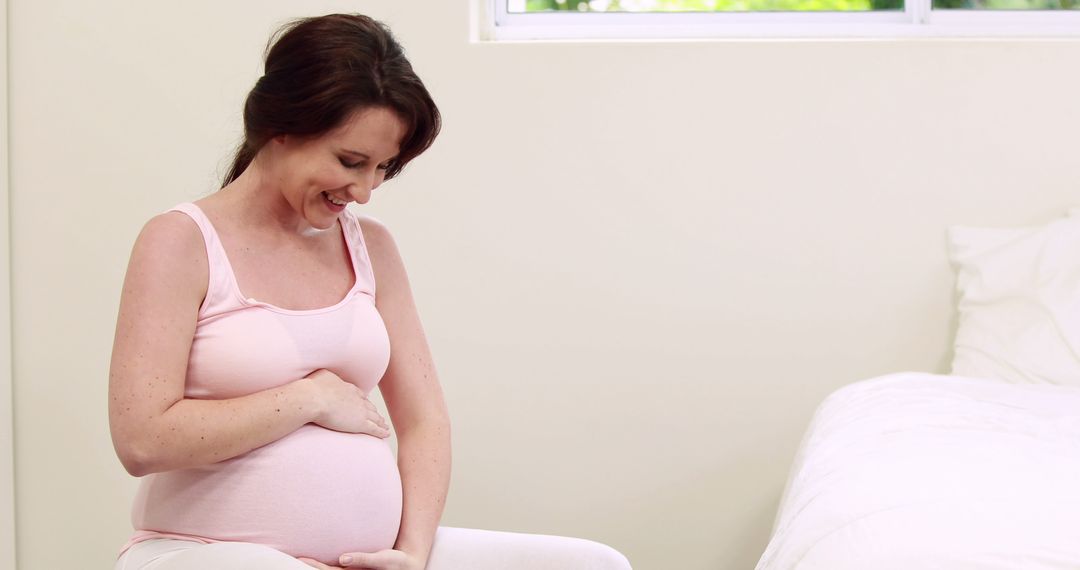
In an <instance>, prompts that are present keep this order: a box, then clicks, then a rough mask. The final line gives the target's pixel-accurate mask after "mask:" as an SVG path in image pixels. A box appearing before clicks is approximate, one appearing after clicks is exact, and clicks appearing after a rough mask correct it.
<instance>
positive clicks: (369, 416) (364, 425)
mask: <svg viewBox="0 0 1080 570" xmlns="http://www.w3.org/2000/svg"><path fill="white" fill-rule="evenodd" d="M302 381H308V382H311V386H312V387H313V388H314V389H315V394H316V399H317V401H318V402H319V409H320V413H319V415H318V417H317V418H315V423H316V424H318V425H320V426H322V427H324V428H327V429H332V430H334V431H341V432H345V433H366V434H368V435H373V436H375V437H389V435H390V426H389V425H387V423H386V420H385V419H383V417H382V416H381V415H379V411H378V410H376V409H375V404H372V403H371V401H370V400H368V399H367V396H365V395H364V392H363V391H362V390H360V388H357V387H356V385H354V384H352V383H349V382H346V381H344V380H342V379H341V378H340V377H339V376H338V375H337V374H334V373H333V372H330V371H329V370H326V369H319V370H316V371H315V372H312V373H311V374H308V375H307V376H306V377H304V379H303V380H302Z"/></svg>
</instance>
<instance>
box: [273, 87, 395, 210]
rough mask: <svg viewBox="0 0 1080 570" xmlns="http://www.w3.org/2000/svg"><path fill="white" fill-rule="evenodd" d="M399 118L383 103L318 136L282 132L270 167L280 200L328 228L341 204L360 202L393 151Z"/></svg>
mask: <svg viewBox="0 0 1080 570" xmlns="http://www.w3.org/2000/svg"><path fill="white" fill-rule="evenodd" d="M404 136H405V124H404V122H402V120H401V119H400V118H399V117H398V115H397V114H396V113H394V112H393V111H392V110H390V109H387V108H385V107H374V108H369V109H363V110H361V111H358V112H356V113H353V114H352V115H351V116H350V117H349V118H348V119H346V120H345V121H344V122H343V123H342V124H341V125H340V126H338V127H337V128H335V129H333V130H331V131H330V132H328V133H326V134H324V135H321V136H319V137H313V138H304V137H295V136H288V135H286V136H283V137H279V138H277V139H275V140H274V143H275V144H278V145H281V146H280V147H279V150H280V152H279V153H277V158H278V160H276V161H275V162H276V163H277V164H276V165H275V171H276V174H275V176H276V178H277V182H278V185H279V187H280V189H281V193H282V195H283V196H284V197H285V200H286V201H287V202H289V204H290V205H291V206H292V207H293V209H294V210H296V212H297V213H298V214H300V216H301V217H303V218H304V219H305V220H307V222H308V223H309V224H311V226H312V227H314V228H318V229H328V228H330V227H332V226H333V225H334V223H335V222H336V220H337V218H338V216H339V215H340V214H341V212H342V211H343V210H344V209H345V204H347V203H349V202H357V203H359V204H365V203H367V201H368V200H369V199H370V198H371V192H372V191H373V190H375V189H376V188H378V187H379V184H382V181H383V178H384V177H385V175H386V169H387V167H388V166H389V165H390V163H391V162H392V161H393V160H394V159H395V158H396V157H397V155H398V152H399V150H400V148H399V147H400V143H401V139H402V137H404Z"/></svg>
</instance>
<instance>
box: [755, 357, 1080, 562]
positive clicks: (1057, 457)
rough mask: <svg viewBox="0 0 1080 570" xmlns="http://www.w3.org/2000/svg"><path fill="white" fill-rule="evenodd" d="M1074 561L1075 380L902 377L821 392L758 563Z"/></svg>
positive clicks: (1077, 518)
mask: <svg viewBox="0 0 1080 570" xmlns="http://www.w3.org/2000/svg"><path fill="white" fill-rule="evenodd" d="M796 568H797V569H799V570H814V569H823V570H826V569H827V570H848V569H852V570H854V569H859V570H892V569H898V570H899V569H904V570H916V569H949V570H966V569H980V570H984V569H985V570H996V569H1003V570H1004V569H1009V570H1015V569H1022V570H1044V569H1045V570H1050V569H1052V570H1064V569H1066V568H1067V569H1078V568H1080V388H1076V387H1064V386H1046V385H1016V384H1006V383H1003V382H1000V381H997V380H987V379H977V378H963V377H958V376H940V375H931V374H922V373H902V374H893V375H889V376H883V377H880V378H875V379H872V380H866V381H863V382H858V383H856V384H852V385H850V386H847V387H845V388H843V389H841V390H839V391H837V392H836V393H834V394H833V395H831V396H830V397H829V398H827V399H826V401H825V402H824V403H822V405H821V406H820V407H819V408H818V411H817V413H816V414H815V416H814V419H813V421H812V422H811V425H810V427H809V428H808V430H807V432H806V435H805V436H804V439H803V443H802V445H801V446H800V449H799V452H798V454H797V456H796V459H795V463H794V465H793V467H792V471H791V475H790V477H789V480H788V484H787V489H786V490H785V492H784V498H783V500H782V501H781V506H780V511H779V513H778V515H777V520H776V524H775V528H774V531H773V537H772V539H771V541H770V542H769V545H768V547H767V549H766V551H765V553H764V554H763V556H762V558H761V560H760V562H759V563H758V565H757V570H787V569H796Z"/></svg>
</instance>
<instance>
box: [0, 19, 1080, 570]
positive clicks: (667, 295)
mask: <svg viewBox="0 0 1080 570" xmlns="http://www.w3.org/2000/svg"><path fill="white" fill-rule="evenodd" d="M165 6H166V5H165V4H161V3H149V2H136V1H134V0H127V1H125V0H101V1H99V2H81V1H76V0H10V9H11V14H10V29H11V35H10V42H11V48H10V50H11V51H10V56H11V69H10V73H11V94H10V97H11V136H12V139H11V141H12V142H11V149H10V151H11V213H12V215H11V232H12V234H11V235H12V237H11V245H12V278H13V279H12V291H11V296H12V301H13V321H14V328H13V330H14V334H13V350H14V402H15V421H16V423H15V444H16V455H15V467H16V486H17V510H18V521H17V523H18V555H19V568H20V570H45V569H49V568H54V567H66V566H69V565H70V564H72V563H73V558H72V557H73V553H77V557H78V558H77V560H78V565H79V566H80V567H85V568H108V567H109V564H110V561H111V559H112V556H113V555H114V553H115V550H116V549H117V548H118V547H119V546H120V544H121V543H122V542H123V541H124V540H125V538H126V535H127V533H128V532H129V527H128V522H127V509H128V502H129V500H130V497H131V494H132V491H133V489H134V480H132V479H131V478H129V477H127V475H126V474H125V473H124V472H123V470H122V468H121V467H120V465H119V463H118V462H117V461H116V459H115V458H114V456H113V451H112V448H111V444H110V441H109V436H108V425H107V417H106V378H107V368H108V357H109V351H110V346H111V342H112V332H113V326H114V323H115V316H116V307H117V301H118V297H119V291H120V285H121V280H122V277H123V271H124V267H125V264H126V260H127V255H128V252H129V249H130V246H131V243H132V241H133V239H134V238H135V235H136V233H137V232H138V229H139V228H140V227H141V225H142V223H143V222H144V221H145V220H146V219H147V218H149V217H150V216H151V215H153V214H155V213H157V212H159V211H162V210H164V209H167V208H168V207H170V206H172V205H173V204H175V203H177V202H180V201H186V200H191V199H194V198H196V197H198V196H200V195H202V194H203V193H204V192H207V191H209V190H211V189H213V187H214V183H215V182H216V180H217V179H218V178H219V176H220V173H221V171H222V170H223V169H224V167H225V164H226V163H227V160H228V158H227V155H228V152H229V150H230V149H231V147H232V145H233V144H234V143H235V142H236V140H237V137H238V135H239V116H240V106H241V101H242V99H243V96H244V94H245V92H246V90H247V89H248V88H249V87H250V85H251V84H252V82H253V81H254V79H255V78H256V76H257V74H258V69H259V56H260V54H261V49H262V47H263V45H264V42H265V40H266V37H267V36H268V34H269V32H270V31H271V29H273V27H274V26H275V25H276V24H277V23H279V22H281V21H283V20H284V19H286V18H288V17H292V16H299V15H313V14H319V13H325V12H330V11H349V10H357V9H360V10H362V11H365V12H366V13H368V14H371V15H373V16H375V17H378V18H381V19H383V20H385V21H387V22H388V23H389V24H391V26H392V27H393V28H394V29H395V31H396V32H397V33H398V35H399V37H400V39H401V40H402V41H403V43H404V44H405V45H406V47H407V48H408V50H409V52H410V54H411V57H412V59H413V63H414V65H415V67H416V68H417V70H418V71H419V73H420V74H421V76H422V77H424V78H425V81H426V82H427V83H428V85H429V87H430V88H431V89H432V91H433V93H434V95H435V97H436V99H437V101H438V102H439V103H440V105H441V107H442V110H443V112H444V114H445V117H446V128H445V131H444V134H443V136H442V138H441V139H440V140H439V141H438V143H437V144H436V147H435V148H433V149H432V150H431V151H430V153H429V154H428V155H425V156H424V157H422V158H421V159H420V160H419V161H418V162H416V163H415V164H414V165H413V166H411V167H410V170H409V171H408V172H407V174H406V176H405V177H404V178H402V179H401V180H399V181H395V182H393V183H391V184H388V185H387V186H385V187H384V188H383V189H381V190H380V191H379V192H378V193H377V196H376V198H375V200H374V203H373V204H372V205H371V207H370V208H369V211H371V212H372V213H374V214H375V215H376V216H378V217H380V218H381V219H382V220H383V221H384V222H386V223H387V224H388V225H389V226H390V227H391V228H392V229H393V230H394V231H395V233H396V235H397V236H398V240H399V244H400V246H401V248H402V250H403V252H404V254H405V256H406V261H407V263H408V264H409V267H410V270H411V275H412V279H413V282H414V288H415V292H416V295H417V298H418V300H419V303H420V308H421V311H422V313H423V315H424V318H425V322H426V325H427V329H428V331H429V335H430V340H431V342H432V345H433V349H434V352H435V355H436V358H437V361H438V363H439V368H440V371H441V375H442V378H443V381H444V383H445V386H446V391H447V396H448V398H449V403H450V405H451V409H452V412H453V416H454V422H455V431H454V436H455V475H454V482H453V488H452V494H451V497H450V501H449V504H448V509H447V514H446V517H445V522H446V523H447V524H450V525H456V526H471V527H486V528H496V529H507V530H519V531H528V532H543V533H557V534H569V535H577V536H583V537H587V538H592V539H596V540H600V541H604V542H607V543H609V544H611V545H613V546H615V547H616V548H619V549H620V550H622V551H623V552H624V553H626V554H627V555H629V557H630V558H631V560H632V562H633V563H634V564H635V567H636V568H639V569H644V570H648V569H657V570H663V569H667V568H683V569H687V570H698V569H713V568H717V569H718V568H725V569H726V568H732V569H736V568H750V567H752V566H753V564H754V563H755V561H756V559H757V557H758V556H759V554H760V552H761V551H762V549H763V548H764V546H765V543H766V541H767V539H768V531H769V526H770V524H771V520H772V517H773V515H774V510H775V507H776V505H777V502H778V499H779V493H780V491H781V488H782V485H783V482H784V478H785V475H786V470H787V467H788V464H789V462H790V460H791V456H792V453H793V452H794V449H795V447H796V445H797V443H798V440H799V437H800V434H801V431H802V429H803V428H804V426H805V424H806V422H807V420H808V419H809V415H810V413H811V412H812V410H813V408H814V406H815V405H816V403H817V402H818V401H820V399H821V398H822V397H823V396H824V395H825V394H827V393H828V392H830V391H832V390H833V389H835V388H837V387H839V386H842V385H844V384H846V383H849V382H852V381H855V380H858V379H862V378H867V377H871V376H875V375H879V374H883V373H888V372H894V371H899V370H931V371H942V370H944V369H946V364H947V361H948V356H949V349H948V345H949V341H950V337H951V334H952V329H953V324H952V320H953V312H952V276H951V273H950V270H949V267H948V265H947V262H946V259H945V256H944V247H943V237H944V229H945V227H946V226H947V225H948V224H952V223H965V224H986V225H1014V224H1024V223H1032V222H1036V221H1042V220H1046V219H1049V218H1051V217H1053V216H1056V215H1059V214H1063V213H1064V210H1065V208H1066V206H1068V205H1071V204H1074V203H1075V202H1076V199H1075V197H1074V196H1075V190H1076V189H1077V180H1076V167H1075V164H1076V159H1077V154H1076V146H1075V134H1076V133H1077V132H1080V107H1077V106H1076V105H1075V102H1074V99H1075V97H1074V94H1075V93H1076V92H1077V91H1078V89H1080V78H1078V77H1080V76H1078V75H1077V74H1076V73H1074V72H1073V69H1074V68H1075V66H1076V62H1077V61H1080V43H1077V42H1074V41H974V40H964V41H932V40H930V41H918V40H908V41H798V42H791V41H719V42H674V43H663V42H661V43H646V44H628V43H591V44H590V43H586V44H581V43H578V44H508V45H489V44H483V45H481V44H470V43H468V39H467V38H468V28H469V16H468V7H467V5H466V2H465V0H456V1H454V2H433V3H424V8H423V11H422V12H421V11H420V8H419V4H417V3H414V2H392V1H389V0H373V1H369V2H359V3H358V2H345V1H330V0H319V1H311V2H305V3H296V2H288V1H285V0H264V1H261V2H254V1H247V2H212V1H209V0H198V1H192V2H186V3H182V4H173V5H169V7H168V8H165ZM0 245H2V244H0Z"/></svg>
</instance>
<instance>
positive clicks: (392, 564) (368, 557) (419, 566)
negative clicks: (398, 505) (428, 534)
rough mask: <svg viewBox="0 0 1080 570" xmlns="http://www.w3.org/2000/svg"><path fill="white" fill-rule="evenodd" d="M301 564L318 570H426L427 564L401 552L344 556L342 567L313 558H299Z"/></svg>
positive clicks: (361, 553)
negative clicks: (350, 569)
mask: <svg viewBox="0 0 1080 570" xmlns="http://www.w3.org/2000/svg"><path fill="white" fill-rule="evenodd" d="M297 560H299V561H300V562H303V563H304V564H307V565H308V566H311V567H312V568H318V569H319V570H347V569H348V568H365V569H367V570H424V566H425V564H424V563H423V562H422V561H420V560H416V559H415V558H413V557H411V556H409V555H408V554H406V553H404V552H402V551H400V550H380V551H379V552H376V553H374V554H371V553H367V552H350V553H348V554H342V555H341V558H340V560H339V563H340V564H341V566H327V565H326V564H323V563H322V562H319V561H318V560H313V559H311V558H298V559H297Z"/></svg>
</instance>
